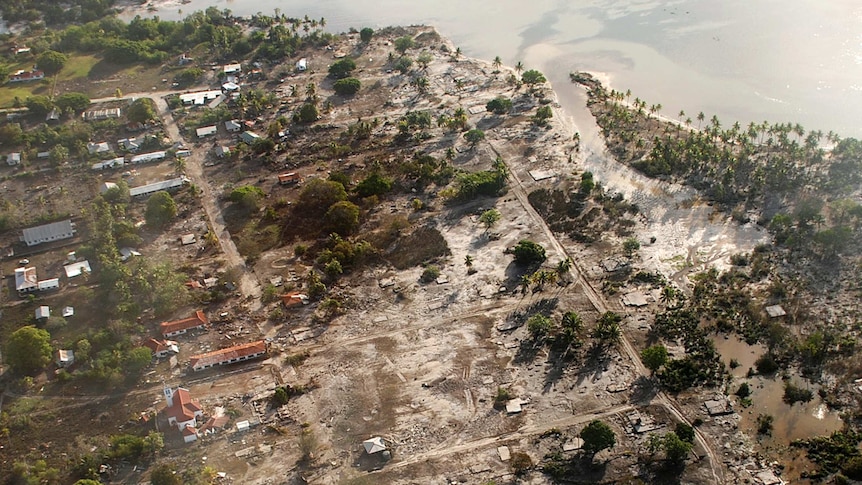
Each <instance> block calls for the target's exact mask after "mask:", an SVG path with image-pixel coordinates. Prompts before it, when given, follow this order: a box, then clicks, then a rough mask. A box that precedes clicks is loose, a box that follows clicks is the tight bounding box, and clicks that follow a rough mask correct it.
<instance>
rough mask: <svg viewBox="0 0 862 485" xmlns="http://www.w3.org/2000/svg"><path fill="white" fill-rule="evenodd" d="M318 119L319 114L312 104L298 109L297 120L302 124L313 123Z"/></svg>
mask: <svg viewBox="0 0 862 485" xmlns="http://www.w3.org/2000/svg"><path fill="white" fill-rule="evenodd" d="M318 118H320V112H319V111H318V110H317V106H315V105H314V104H313V103H305V104H303V105H302V107H301V108H299V113H297V119H298V120H299V121H301V122H303V123H313V122H315V121H317V119H318Z"/></svg>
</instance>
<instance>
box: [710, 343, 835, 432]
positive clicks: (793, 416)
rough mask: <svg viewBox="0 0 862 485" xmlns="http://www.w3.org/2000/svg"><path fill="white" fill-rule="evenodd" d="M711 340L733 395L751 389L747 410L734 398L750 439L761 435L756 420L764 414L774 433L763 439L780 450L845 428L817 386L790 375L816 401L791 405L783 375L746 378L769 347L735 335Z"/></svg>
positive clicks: (742, 426) (742, 424)
mask: <svg viewBox="0 0 862 485" xmlns="http://www.w3.org/2000/svg"><path fill="white" fill-rule="evenodd" d="M712 341H713V343H714V344H715V348H716V350H718V352H719V353H720V354H721V360H722V362H724V364H725V365H726V366H727V367H728V369H729V370H730V373H731V375H732V376H733V377H734V379H733V381H732V382H731V384H730V388H729V390H730V393H731V394H732V393H734V392H736V390H737V389H738V388H739V386H740V384H742V383H743V382H747V383H748V385H749V387H750V389H751V395H750V396H749V399H750V400H751V405H750V406H748V407H743V406H742V403H741V399H739V398H737V397H734V406H735V408H736V411H737V412H738V413H739V414H740V416H741V417H742V419H741V421H740V427H741V428H742V429H743V430H744V431H746V432H747V433H749V434H751V436H758V435H757V417H758V416H760V415H761V414H766V415H769V416H772V418H773V421H772V434H771V435H770V436H763V437H761V440H762V441H763V442H764V444H766V445H767V446H776V447H780V446H784V445H787V444H789V443H790V442H792V441H793V440H797V439H802V438H809V437H812V436H819V435H828V434H830V433H832V432H833V431H837V430H840V429H841V428H842V426H843V421H841V417H840V416H839V415H838V413H837V412H835V411H831V410H829V408H828V407H827V406H826V404H825V403H824V402H823V401H822V400H821V399H820V397H819V396H818V395H817V391H818V387H817V386H815V385H812V384H810V383H809V382H808V381H806V380H804V379H803V378H802V377H800V376H799V375H796V374H791V375H790V382H792V383H793V384H794V385H797V386H800V387H803V388H806V389H809V390H810V391H811V392H812V393H813V394H814V398H813V399H812V400H811V401H809V402H807V403H796V404H794V405H792V406H791V405H789V404H787V403H785V402H784V385H785V381H784V380H783V379H782V378H781V376H780V375H776V376H773V377H762V376H754V377H750V378H749V377H746V375H747V374H748V371H749V369H753V368H754V363H755V361H757V359H758V357H760V356H761V355H763V354H764V353H765V352H766V347H764V346H763V345H749V344H747V343H745V341H743V340H742V339H740V338H739V337H737V336H735V335H730V336H723V335H715V336H713V337H712ZM731 359H734V360H736V362H738V363H739V365H738V366H737V367H736V368H734V369H731V368H730V361H731Z"/></svg>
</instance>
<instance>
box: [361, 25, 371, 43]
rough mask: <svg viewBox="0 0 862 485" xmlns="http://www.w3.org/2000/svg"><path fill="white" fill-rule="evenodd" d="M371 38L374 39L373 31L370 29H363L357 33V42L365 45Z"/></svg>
mask: <svg viewBox="0 0 862 485" xmlns="http://www.w3.org/2000/svg"><path fill="white" fill-rule="evenodd" d="M372 37H374V29H372V28H371V27H364V28H363V29H362V30H360V31H359V40H361V41H362V42H363V43H365V44H367V43H369V42H371V38H372Z"/></svg>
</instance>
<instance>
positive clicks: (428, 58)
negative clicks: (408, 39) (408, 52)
mask: <svg viewBox="0 0 862 485" xmlns="http://www.w3.org/2000/svg"><path fill="white" fill-rule="evenodd" d="M433 61H434V56H433V55H431V53H430V52H428V51H422V53H421V54H419V56H418V57H417V58H416V63H417V64H419V66H420V67H421V68H422V69H427V68H428V64H431V63H432V62H433Z"/></svg>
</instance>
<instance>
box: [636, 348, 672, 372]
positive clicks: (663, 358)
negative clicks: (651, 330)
mask: <svg viewBox="0 0 862 485" xmlns="http://www.w3.org/2000/svg"><path fill="white" fill-rule="evenodd" d="M641 361H642V362H643V363H644V365H645V366H646V368H647V369H649V370H650V371H651V372H652V373H653V374H655V372H656V371H657V370H659V369H660V368H661V366H663V365H664V364H665V363H666V362H667V348H666V347H665V346H664V345H661V344H656V345H653V346H652V347H647V348H645V349H643V351H641Z"/></svg>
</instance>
